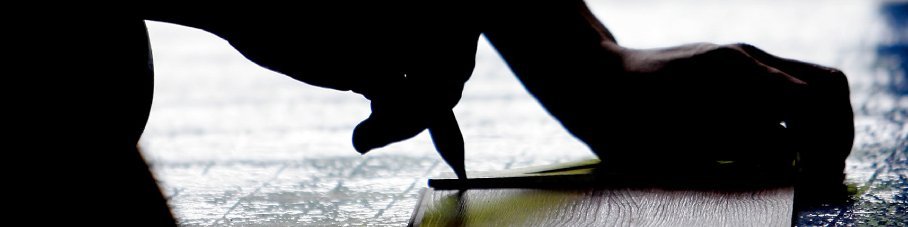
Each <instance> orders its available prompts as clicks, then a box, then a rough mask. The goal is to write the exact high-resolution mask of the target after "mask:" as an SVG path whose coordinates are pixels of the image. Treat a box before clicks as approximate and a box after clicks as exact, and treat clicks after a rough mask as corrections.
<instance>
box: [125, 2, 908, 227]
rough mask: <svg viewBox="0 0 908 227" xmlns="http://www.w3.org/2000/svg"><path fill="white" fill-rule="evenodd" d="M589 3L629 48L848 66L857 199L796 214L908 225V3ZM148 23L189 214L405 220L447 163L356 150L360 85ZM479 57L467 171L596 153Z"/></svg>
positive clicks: (163, 126) (159, 104)
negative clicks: (343, 86)
mask: <svg viewBox="0 0 908 227" xmlns="http://www.w3.org/2000/svg"><path fill="white" fill-rule="evenodd" d="M587 2H588V4H589V5H590V7H591V8H592V10H593V11H594V13H595V14H596V15H597V17H599V19H600V20H602V21H603V22H604V23H605V25H606V26H607V27H608V28H609V29H610V30H611V31H612V33H614V34H615V36H616V37H617V39H618V41H619V43H620V44H622V45H624V46H628V47H633V48H654V47H663V46H673V45H678V44H683V43H690V42H704V41H705V42H715V43H733V42H746V43H750V44H754V45H756V46H758V47H760V48H762V49H764V50H766V51H768V52H770V53H774V54H777V55H780V56H784V57H788V58H795V59H800V60H804V61H809V62H814V63H818V64H822V65H827V66H833V67H837V68H840V69H842V70H843V71H844V72H845V73H846V74H847V75H848V78H849V80H850V84H851V89H852V96H851V97H852V103H853V105H854V109H855V114H856V127H857V128H856V129H857V136H856V140H855V146H854V149H853V151H852V155H851V156H850V157H849V160H848V170H847V173H848V182H849V184H851V185H852V186H853V187H854V188H855V189H856V190H857V192H858V193H857V195H856V198H857V200H856V202H855V203H853V204H846V205H836V206H825V207H820V208H817V209H811V210H806V211H803V212H800V213H799V214H798V216H799V217H800V218H799V219H798V220H797V222H796V223H798V224H802V225H826V224H850V223H857V224H880V225H904V224H905V223H908V218H906V217H905V215H904V214H905V213H908V177H906V175H908V127H906V121H908V98H906V96H908V78H906V77H908V2H905V1H880V0H877V1H871V0H811V1H782V0H772V1H764V0H759V1H758V0H705V1H704V0H637V1H621V0H597V1H587ZM147 24H148V30H149V35H150V36H151V42H152V48H153V52H154V61H155V97H154V104H153V108H152V112H151V118H150V119H149V122H148V127H147V128H146V130H145V134H144V135H143V137H142V140H141V142H140V145H141V147H142V149H143V150H142V151H143V153H144V155H145V157H146V159H147V160H148V162H149V163H150V164H151V165H152V169H153V172H154V174H155V175H156V177H157V178H158V180H159V183H160V186H161V187H162V189H163V190H164V192H165V194H166V196H167V197H168V198H169V200H170V205H171V207H172V208H173V212H174V214H175V215H176V217H177V218H178V221H179V223H180V224H181V225H185V226H210V225H261V226H271V225H328V226H338V225H357V226H359V225H395V226H399V225H406V223H407V221H408V219H409V218H410V215H411V212H412V211H413V209H414V208H415V206H416V202H417V195H418V193H419V191H420V189H421V188H424V187H426V179H427V178H428V177H430V176H432V175H435V174H437V173H439V172H442V171H448V169H447V166H446V165H445V164H444V163H443V162H442V161H441V159H440V158H439V157H438V156H437V154H436V153H435V151H434V147H433V146H432V144H431V141H430V139H429V137H428V135H427V134H426V133H423V134H420V135H419V136H417V137H416V138H414V139H411V140H408V141H405V142H402V143H398V144H394V145H392V146H388V147H385V148H382V149H378V150H375V151H372V152H371V153H369V154H367V155H365V156H362V155H359V154H358V153H356V152H355V151H354V149H353V147H352V144H351V142H350V136H351V133H352V130H353V127H354V126H355V125H356V124H357V123H358V122H359V121H361V120H363V119H365V118H366V117H367V116H368V114H369V103H368V101H367V100H365V99H364V98H362V97H361V96H359V95H357V94H354V93H351V92H339V91H334V90H327V89H322V88H317V87H314V86H309V85H306V84H303V83H301V82H297V81H295V80H292V79H291V78H289V77H285V76H283V75H280V74H277V73H274V72H271V71H269V70H266V69H264V68H261V67H259V66H257V65H255V64H254V63H252V62H250V61H248V60H246V59H245V58H244V57H243V56H242V55H240V54H239V53H238V52H237V51H236V50H234V49H233V48H232V47H231V46H230V45H229V44H228V43H227V42H226V41H224V40H222V39H220V38H218V37H216V36H214V35H212V34H209V33H207V32H204V31H202V30H198V29H194V28H189V27H183V26H179V25H173V24H166V23H159V22H151V21H149V22H147ZM476 58H477V65H476V69H475V71H474V73H473V77H472V79H471V80H470V81H469V82H468V83H467V86H466V90H465V91H464V97H463V100H462V101H461V102H460V104H459V105H458V106H457V107H456V108H455V114H456V115H457V117H458V119H459V121H460V124H461V128H462V130H463V133H464V136H465V140H466V151H467V153H466V159H467V160H466V165H467V169H468V170H471V171H476V170H500V169H507V168H515V167H522V166H529V165H539V164H550V163H556V162H566V161H573V160H580V159H586V158H593V157H595V156H594V155H593V154H592V153H590V152H589V150H588V149H587V148H586V146H585V145H583V144H582V143H580V142H579V141H577V140H576V139H574V138H573V137H571V136H570V135H569V134H568V133H567V132H566V131H565V130H564V129H562V128H561V126H560V125H559V123H558V122H557V121H555V120H554V119H553V118H552V117H551V116H549V115H548V114H547V113H546V112H545V110H543V109H542V107H541V106H539V104H538V103H536V101H535V100H534V99H533V98H532V97H531V96H529V95H528V94H527V92H526V91H525V90H524V89H523V87H522V86H521V85H520V83H519V82H518V81H517V80H516V78H515V77H514V76H513V74H512V73H511V72H510V70H509V69H508V68H507V66H506V65H505V64H504V62H503V61H502V60H501V59H500V57H499V56H498V54H497V53H496V52H495V51H494V50H493V49H492V48H491V47H490V46H489V44H488V43H487V42H486V41H485V39H484V38H481V39H480V44H479V51H478V53H477V56H476ZM602 105H605V108H607V107H608V106H607V105H608V103H603V104H602ZM658 139H659V138H658V136H657V133H654V138H653V141H654V142H658ZM641 146H646V145H645V144H641Z"/></svg>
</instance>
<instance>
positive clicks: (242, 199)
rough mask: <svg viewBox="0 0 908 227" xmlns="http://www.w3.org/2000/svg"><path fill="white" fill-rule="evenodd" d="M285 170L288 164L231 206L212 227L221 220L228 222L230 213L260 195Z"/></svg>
mask: <svg viewBox="0 0 908 227" xmlns="http://www.w3.org/2000/svg"><path fill="white" fill-rule="evenodd" d="M285 169H287V163H284V164H283V165H281V168H279V169H278V170H277V171H275V173H274V175H272V176H271V178H269V179H268V180H265V181H263V182H262V183H261V184H260V185H259V186H258V187H256V188H255V190H253V191H252V192H250V193H249V194H246V195H245V196H243V197H240V198H239V199H237V201H236V203H234V204H233V206H230V209H227V212H224V215H222V216H221V218H219V219H217V220H215V221H214V222H213V223H212V224H211V225H217V224H218V222H220V221H221V220H224V221H226V220H227V215H230V213H231V212H233V210H234V209H236V207H237V206H239V205H240V203H243V202H244V201H246V200H247V199H248V198H249V197H251V196H253V195H255V194H258V193H259V192H260V191H261V190H262V188H264V187H265V186H267V185H268V184H269V183H271V181H274V180H275V179H277V177H278V176H279V175H280V174H281V173H283V172H284V170H285Z"/></svg>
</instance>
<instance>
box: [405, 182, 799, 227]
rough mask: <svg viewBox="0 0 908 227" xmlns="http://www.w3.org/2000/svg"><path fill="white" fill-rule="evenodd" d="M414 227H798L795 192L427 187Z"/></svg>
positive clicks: (771, 190) (789, 190)
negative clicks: (793, 224) (794, 219)
mask: <svg viewBox="0 0 908 227" xmlns="http://www.w3.org/2000/svg"><path fill="white" fill-rule="evenodd" d="M423 193H424V194H423V199H422V201H421V202H420V204H419V205H418V206H419V207H418V208H417V211H418V212H417V213H416V214H415V215H414V218H413V219H412V220H411V225H412V226H790V225H791V213H792V197H793V189H792V188H791V187H779V188H768V189H762V190H750V191H715V190H712V191H711V190H665V189H656V188H650V189H641V188H636V189H635V188H624V189H620V188H611V189H573V190H548V189H469V190H434V189H426V190H425V191H424V192H423Z"/></svg>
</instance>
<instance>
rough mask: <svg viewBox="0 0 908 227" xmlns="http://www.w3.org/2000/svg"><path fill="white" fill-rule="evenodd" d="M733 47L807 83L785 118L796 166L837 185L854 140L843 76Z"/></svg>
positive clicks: (815, 66)
mask: <svg viewBox="0 0 908 227" xmlns="http://www.w3.org/2000/svg"><path fill="white" fill-rule="evenodd" d="M737 46H738V47H739V48H740V49H741V50H743V51H744V52H746V53H747V54H749V55H750V56H752V57H753V58H754V59H757V60H758V61H760V62H763V63H765V64H767V65H771V66H773V67H776V68H778V69H780V70H782V71H784V72H786V73H788V74H789V75H792V76H794V77H797V78H798V79H800V80H803V81H805V82H806V83H807V84H808V86H807V88H806V92H805V93H804V94H803V96H800V97H797V98H799V99H801V100H799V101H798V103H800V105H794V106H792V108H790V109H789V110H790V112H789V113H788V114H787V115H788V116H787V117H786V124H787V126H788V128H790V129H792V131H793V132H794V133H795V134H796V135H795V138H796V139H797V140H798V143H797V144H799V147H798V150H799V155H800V160H799V165H801V167H802V171H804V172H806V173H807V174H808V175H811V177H818V178H830V179H829V180H830V181H838V182H839V183H840V182H841V178H842V175H841V174H842V171H843V170H844V167H845V166H844V165H845V158H847V157H848V154H849V153H850V151H851V147H852V144H853V140H854V114H853V111H852V108H851V102H850V99H849V88H848V81H847V78H846V77H845V75H844V74H843V73H842V72H841V71H839V70H836V69H832V68H828V67H824V66H819V65H815V64H810V63H805V62H801V61H796V60H791V59H785V58H780V57H777V56H774V55H771V54H769V53H766V52H765V51H763V50H760V49H758V48H756V47H754V46H751V45H747V44H737Z"/></svg>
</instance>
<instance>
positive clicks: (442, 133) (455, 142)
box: [429, 111, 467, 179]
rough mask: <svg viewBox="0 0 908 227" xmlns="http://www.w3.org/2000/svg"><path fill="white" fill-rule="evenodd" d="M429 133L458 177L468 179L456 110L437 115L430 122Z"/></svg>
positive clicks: (437, 148) (439, 151)
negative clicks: (455, 115)
mask: <svg viewBox="0 0 908 227" xmlns="http://www.w3.org/2000/svg"><path fill="white" fill-rule="evenodd" d="M429 133H431V135H432V141H433V142H434V143H435V149H436V150H437V151H438V153H439V154H440V155H441V158H442V159H444V160H445V162H446V163H448V166H451V168H452V169H453V170H454V174H455V175H457V178H458V179H466V178H467V172H466V168H465V166H464V144H463V134H461V132H460V126H458V125H457V119H456V118H455V117H454V112H452V111H447V112H446V113H441V114H437V115H435V117H433V118H432V120H431V122H430V124H429Z"/></svg>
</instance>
